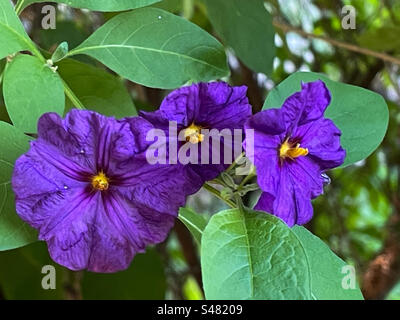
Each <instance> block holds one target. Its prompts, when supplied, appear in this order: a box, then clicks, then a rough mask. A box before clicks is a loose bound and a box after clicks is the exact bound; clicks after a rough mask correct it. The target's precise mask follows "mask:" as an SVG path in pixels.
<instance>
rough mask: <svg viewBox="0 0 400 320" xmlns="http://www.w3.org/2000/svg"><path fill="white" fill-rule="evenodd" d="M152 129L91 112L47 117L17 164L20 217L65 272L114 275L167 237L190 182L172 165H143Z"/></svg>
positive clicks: (191, 187) (140, 122) (142, 122)
mask: <svg viewBox="0 0 400 320" xmlns="http://www.w3.org/2000/svg"><path fill="white" fill-rule="evenodd" d="M151 128H152V125H151V124H150V123H149V122H147V121H146V120H144V119H141V118H139V117H136V118H132V119H130V120H129V121H125V120H116V119H114V118H108V117H105V116H102V115H99V114H97V113H95V112H90V111H78V110H72V111H70V112H69V113H68V114H67V116H66V117H65V119H61V118H60V117H59V116H58V115H57V114H54V113H48V114H45V115H44V116H42V117H41V119H40V120H39V124H38V139H37V140H36V141H33V142H32V143H31V148H30V150H29V151H28V152H27V153H26V154H24V155H22V156H21V157H20V158H19V159H18V160H17V162H16V165H15V171H14V176H13V180H12V185H13V189H14V192H15V194H16V209H17V212H18V214H19V216H20V217H21V218H22V219H23V220H25V221H26V222H27V223H29V224H30V225H31V226H33V227H34V228H36V229H38V230H39V239H40V240H45V241H47V243H48V247H49V252H50V255H51V257H52V258H53V260H54V261H56V262H58V263H59V264H61V265H64V266H66V267H68V268H70V269H72V270H81V269H88V270H90V271H95V272H115V271H118V270H122V269H125V268H127V267H128V266H129V264H130V262H131V260H132V258H133V257H134V255H135V254H136V253H138V252H143V251H144V249H145V247H146V246H147V245H148V244H155V243H159V242H161V241H163V240H164V239H165V238H166V235H167V234H168V232H169V230H170V229H171V227H172V226H173V223H174V219H175V217H176V215H177V212H178V209H179V207H180V206H182V205H184V203H185V195H186V194H190V193H193V192H195V191H196V190H195V189H194V188H197V186H196V185H195V184H193V185H192V184H187V183H185V181H190V177H188V178H185V179H182V173H181V172H179V174H177V171H176V170H177V169H178V168H177V166H166V165H150V164H148V162H147V160H146V157H145V150H146V148H147V147H148V144H149V143H148V142H146V139H145V134H146V132H147V131H148V130H149V129H151Z"/></svg>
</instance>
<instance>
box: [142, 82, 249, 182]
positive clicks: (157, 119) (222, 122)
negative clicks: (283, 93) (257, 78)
mask: <svg viewBox="0 0 400 320" xmlns="http://www.w3.org/2000/svg"><path fill="white" fill-rule="evenodd" d="M246 92H247V87H245V86H241V87H231V86H229V85H228V84H227V83H225V82H212V83H198V84H193V85H191V86H187V87H183V88H180V89H177V90H174V91H173V92H171V93H170V94H169V95H168V96H167V97H166V98H165V99H164V101H163V102H162V104H161V107H160V109H159V110H157V111H155V112H141V114H140V115H141V116H142V117H143V118H145V119H147V120H148V121H149V122H151V123H152V124H153V125H154V126H155V127H156V128H159V129H161V130H163V131H164V132H165V134H166V137H167V141H169V142H170V143H171V139H176V138H175V137H171V136H170V135H169V125H170V124H171V123H172V122H173V123H176V126H177V131H178V134H181V133H184V137H186V141H184V142H183V143H181V144H186V143H188V144H195V145H196V147H197V148H198V150H199V151H198V162H197V163H189V164H186V165H185V166H184V168H183V169H184V170H185V171H187V172H189V174H190V175H197V176H198V178H199V179H200V180H201V181H202V182H204V181H207V180H212V179H214V178H215V177H217V176H218V175H219V174H220V173H221V172H222V171H224V170H225V169H226V167H227V163H226V161H225V159H230V161H231V162H232V160H233V158H234V157H235V155H234V153H235V150H234V149H235V146H234V145H233V143H234V140H235V137H234V134H235V129H239V131H241V129H243V127H244V123H245V121H246V120H247V119H248V118H249V117H250V116H251V106H250V104H249V101H248V99H247V96H246ZM213 129H215V130H218V131H219V132H223V131H224V130H225V132H226V130H228V131H229V132H230V135H231V137H232V143H231V142H230V141H229V140H227V141H225V139H224V138H222V137H221V138H219V139H220V141H221V144H220V148H218V149H215V148H213V145H212V143H211V135H206V134H204V132H205V131H207V130H208V131H211V130H213ZM241 135H242V133H240V136H241ZM243 136H244V134H243ZM239 139H240V137H239ZM205 141H208V142H210V144H209V146H210V149H209V151H208V152H207V154H208V155H209V159H208V161H206V162H208V164H204V163H203V164H202V162H201V158H202V150H201V145H202V143H203V144H204V142H205ZM178 147H181V145H178ZM226 147H228V148H226ZM239 148H240V151H241V140H240V141H239ZM226 150H228V151H226ZM240 151H239V154H240ZM216 152H219V153H220V161H219V162H218V163H214V164H213V160H212V155H213V154H214V155H215V153H216ZM224 152H225V153H224ZM228 153H229V154H228ZM169 156H171V154H169ZM174 156H175V155H174ZM203 156H204V154H203ZM205 158H206V157H205ZM178 163H180V159H179V156H178ZM228 165H229V163H228Z"/></svg>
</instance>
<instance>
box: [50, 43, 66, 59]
mask: <svg viewBox="0 0 400 320" xmlns="http://www.w3.org/2000/svg"><path fill="white" fill-rule="evenodd" d="M67 53H68V42H65V41H64V42H61V43H60V44H59V46H58V47H57V49H56V50H55V51H54V53H53V55H52V56H51V61H52V62H53V63H56V62H58V61H60V60H62V59H64V58H65V56H66V55H67Z"/></svg>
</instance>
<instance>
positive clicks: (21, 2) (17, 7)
mask: <svg viewBox="0 0 400 320" xmlns="http://www.w3.org/2000/svg"><path fill="white" fill-rule="evenodd" d="M24 3H25V0H18V2H17V4H16V5H15V13H16V14H17V16H19V15H20V14H21V12H22V8H23V5H24Z"/></svg>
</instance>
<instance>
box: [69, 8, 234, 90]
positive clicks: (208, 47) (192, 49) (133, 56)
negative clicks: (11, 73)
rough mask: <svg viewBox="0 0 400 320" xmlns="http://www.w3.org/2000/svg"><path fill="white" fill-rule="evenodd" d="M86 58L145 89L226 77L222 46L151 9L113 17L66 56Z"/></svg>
mask: <svg viewBox="0 0 400 320" xmlns="http://www.w3.org/2000/svg"><path fill="white" fill-rule="evenodd" d="M74 54H87V55H89V56H92V57H93V58H96V59H97V60H99V61H100V62H102V63H103V64H105V65H106V66H107V67H109V68H110V69H112V70H114V71H115V72H117V73H118V74H120V75H121V76H123V77H125V78H127V79H129V80H131V81H134V82H137V83H140V84H143V85H145V86H149V87H158V88H166V89H167V88H176V87H179V86H181V85H183V84H185V83H186V82H187V81H196V82H197V81H209V80H213V79H217V78H220V77H223V76H226V75H227V74H229V71H228V67H227V63H226V56H225V52H224V48H223V47H222V45H221V44H220V43H219V42H218V41H217V40H216V39H215V38H213V37H212V36H210V35H209V34H208V33H207V32H205V31H203V30H202V29H200V28H199V27H198V26H196V25H194V24H192V23H190V22H188V21H186V20H184V19H182V18H180V17H178V16H175V15H173V14H171V13H169V12H166V11H163V10H161V9H157V8H142V9H138V10H134V11H131V12H127V13H123V14H119V15H118V16H116V17H114V18H112V19H111V20H109V21H108V22H107V23H105V24H104V25H103V26H102V27H100V28H99V29H98V30H97V31H96V32H95V33H93V34H92V35H91V36H90V37H89V38H88V39H87V40H86V41H84V42H83V43H82V44H81V45H80V46H79V47H78V48H76V49H74V50H71V51H70V53H69V55H74Z"/></svg>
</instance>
